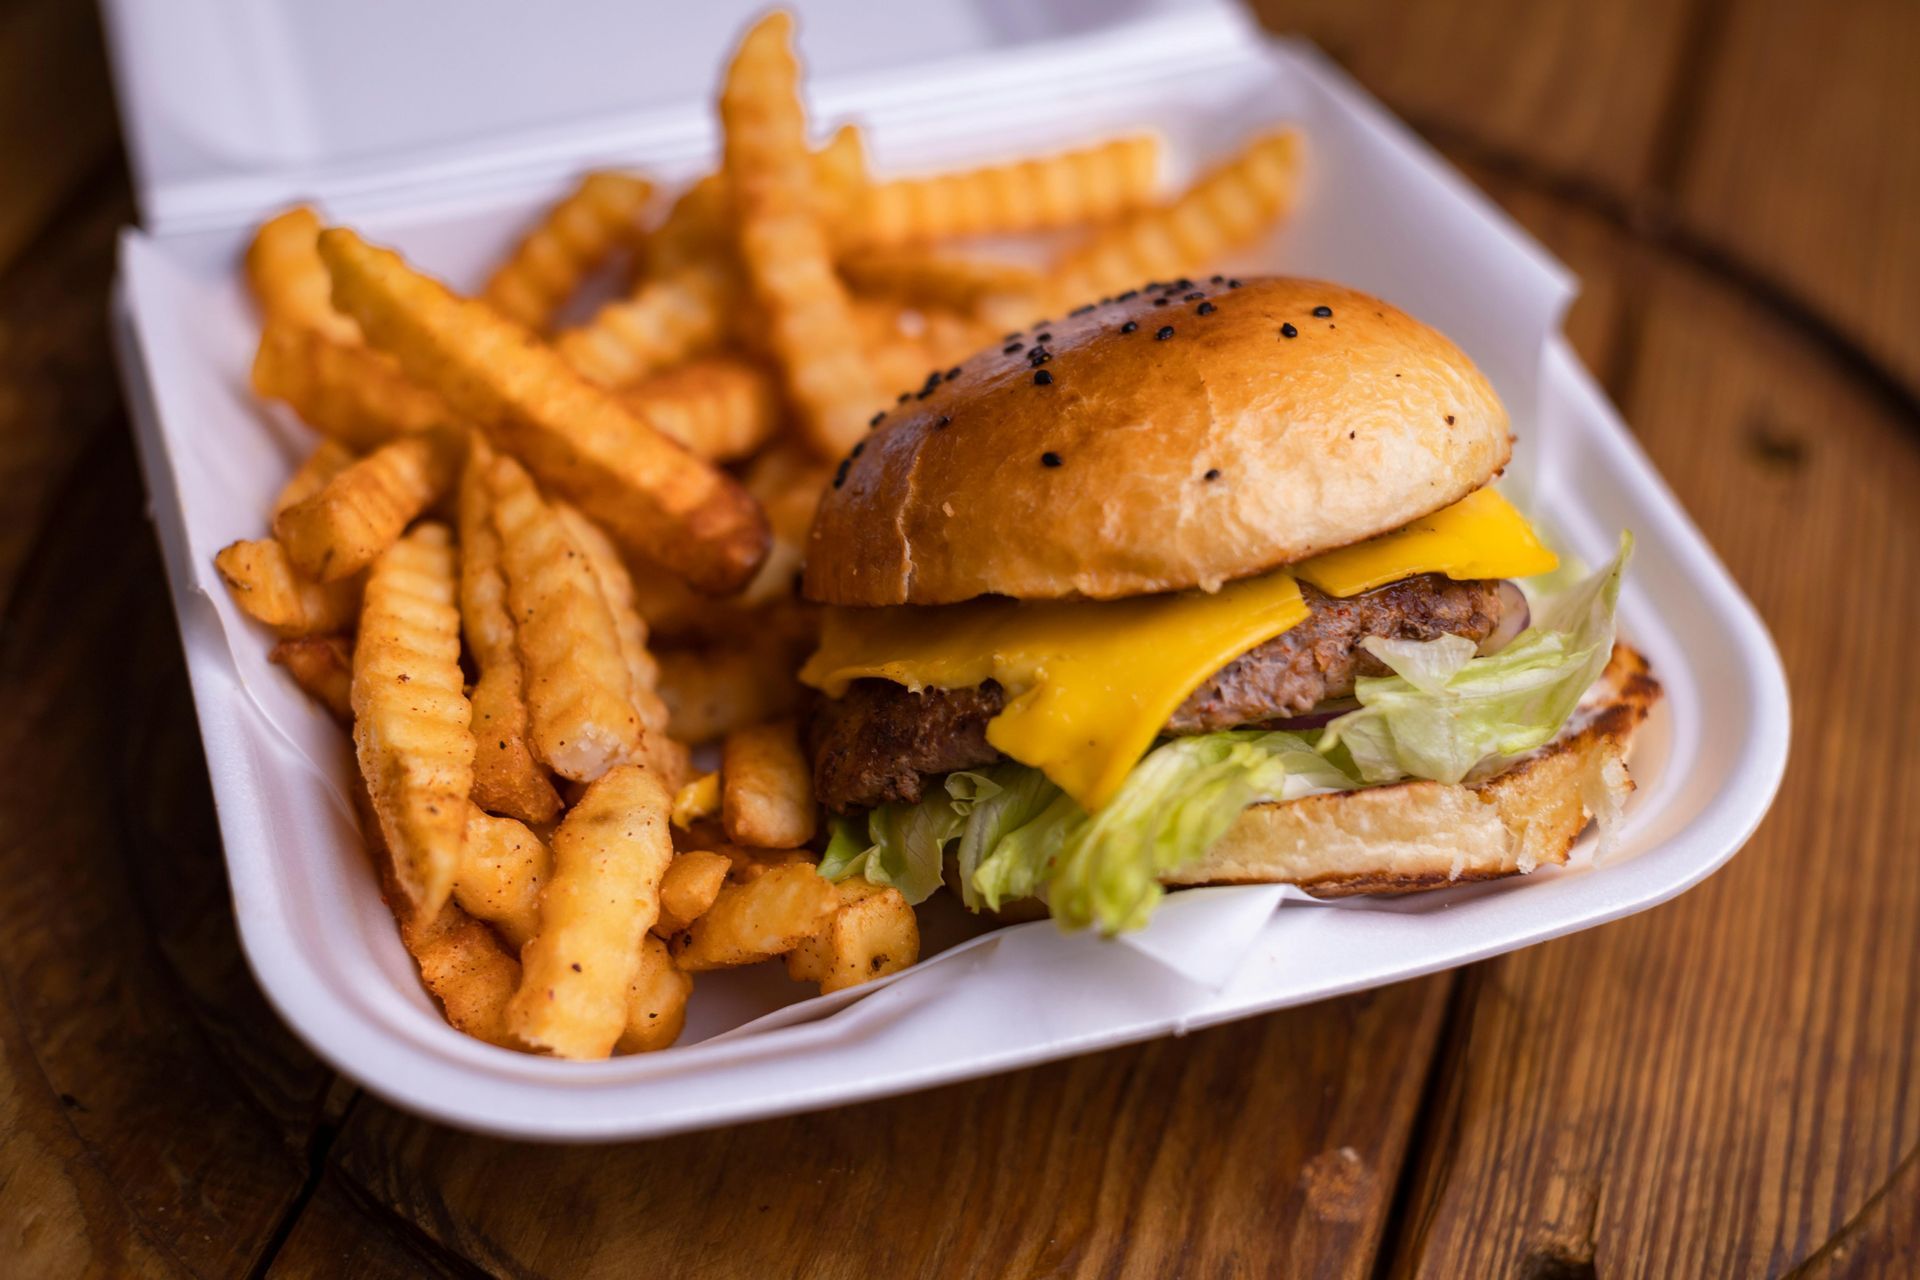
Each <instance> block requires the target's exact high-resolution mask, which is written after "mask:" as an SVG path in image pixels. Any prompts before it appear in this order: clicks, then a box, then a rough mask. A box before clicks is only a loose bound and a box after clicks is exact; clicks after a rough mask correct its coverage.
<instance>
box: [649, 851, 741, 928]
mask: <svg viewBox="0 0 1920 1280" xmlns="http://www.w3.org/2000/svg"><path fill="white" fill-rule="evenodd" d="M732 865H733V863H732V861H731V860H730V859H729V858H728V857H727V856H726V855H725V854H724V853H715V852H713V850H711V849H689V850H687V851H686V852H685V853H681V854H676V855H674V859H673V863H672V865H670V866H669V867H668V868H667V874H666V875H664V876H662V877H661V879H660V919H659V920H657V921H656V922H655V923H654V926H653V931H654V932H655V933H657V934H659V935H660V936H661V937H663V938H665V937H671V936H672V935H674V934H676V933H679V932H680V931H681V930H682V929H685V928H686V927H687V926H688V925H690V924H692V923H693V922H694V921H695V920H698V919H699V918H700V917H701V916H702V915H704V914H706V910H707V908H708V907H710V906H712V905H713V900H714V899H715V898H717V897H719V896H720V887H721V886H722V885H724V884H725V883H726V882H727V872H728V870H729V869H730V868H731V867H732Z"/></svg>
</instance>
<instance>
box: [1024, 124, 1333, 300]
mask: <svg viewBox="0 0 1920 1280" xmlns="http://www.w3.org/2000/svg"><path fill="white" fill-rule="evenodd" d="M1299 171H1300V137H1299V134H1298V133H1296V132H1295V131H1294V130H1291V129H1283V130H1280V131H1278V132H1274V133H1269V134H1265V135H1262V136H1261V137H1259V138H1256V139H1254V140H1253V141H1252V142H1250V143H1248V144H1247V146H1246V147H1244V148H1242V150H1241V151H1240V152H1239V154H1237V155H1235V156H1234V157H1233V158H1231V159H1229V160H1227V161H1226V162H1225V163H1223V164H1221V165H1219V166H1218V167H1216V168H1215V169H1213V170H1212V171H1211V172H1210V173H1207V174H1206V175H1204V176H1203V177H1201V179H1200V180H1199V181H1198V182H1196V183H1194V184H1193V186H1191V187H1189V188H1188V189H1187V190H1186V191H1185V192H1184V193H1183V194H1181V195H1180V196H1178V197H1177V198H1175V199H1174V200H1173V201H1172V202H1171V203H1168V204H1165V205H1162V206H1160V207H1158V208H1154V209H1148V210H1145V211H1143V212H1140V213H1136V214H1134V215H1133V216H1131V217H1129V218H1126V219H1124V220H1123V221H1121V222H1118V223H1115V224H1114V225H1113V226H1111V227H1109V228H1107V229H1106V230H1103V231H1100V232H1097V233H1095V235H1094V236H1093V238H1092V239H1090V240H1089V241H1087V242H1086V243H1085V244H1083V245H1081V246H1080V247H1079V248H1077V249H1075V250H1073V251H1071V252H1069V253H1067V254H1066V255H1065V256H1064V257H1062V258H1061V259H1060V260H1059V261H1058V262H1056V263H1055V264H1054V270H1053V275H1052V282H1051V288H1052V297H1053V300H1054V302H1055V304H1056V305H1059V306H1074V305H1078V304H1080V303H1083V302H1090V301H1092V300H1093V299H1094V298H1096V297H1098V296H1100V295H1101V294H1103V293H1111V292H1113V291H1114V290H1116V289H1127V288H1132V287H1135V286H1138V285H1139V284H1140V283H1141V282H1142V281H1145V280H1150V279H1155V278H1162V279H1169V280H1171V279H1173V278H1175V277H1177V276H1179V275H1181V274H1182V273H1183V272H1191V271H1199V270H1201V269H1202V268H1204V267H1205V266H1206V265H1207V264H1209V263H1211V262H1212V261H1214V260H1215V259H1216V258H1219V257H1221V256H1222V255H1224V254H1226V253H1228V252H1229V251H1231V250H1233V249H1237V248H1239V247H1241V246H1242V245H1245V244H1247V243H1249V242H1250V241H1252V240H1253V239H1254V238H1255V237H1257V236H1259V235H1260V234H1261V233H1262V232H1264V231H1266V230H1267V229H1268V228H1270V227H1272V226H1273V224H1274V223H1275V222H1277V221H1278V220H1279V219H1280V218H1281V216H1282V215H1284V214H1285V213H1286V211H1287V209H1288V208H1289V207H1290V206H1291V205H1292V203H1293V197H1294V191H1295V188H1296V186H1297V185H1298V179H1299Z"/></svg>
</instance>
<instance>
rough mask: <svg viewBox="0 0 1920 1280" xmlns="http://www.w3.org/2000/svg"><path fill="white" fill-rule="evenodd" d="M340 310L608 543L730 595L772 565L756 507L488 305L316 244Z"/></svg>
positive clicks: (402, 266) (340, 246) (355, 242)
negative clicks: (594, 524)
mask: <svg viewBox="0 0 1920 1280" xmlns="http://www.w3.org/2000/svg"><path fill="white" fill-rule="evenodd" d="M320 256H321V258H322V260H324V261H325V262H326V263H327V266H328V269H329V270H330V271H332V272H333V276H334V301H335V302H336V303H337V304H338V305H340V306H342V307H343V308H344V309H345V310H347V311H348V312H349V313H351V314H352V315H354V316H355V318H357V319H358V320H359V322H360V326H361V328H362V329H363V330H365V332H366V334H367V338H368V341H370V342H372V343H373V344H374V345H375V346H378V347H380V348H382V349H383V350H387V351H389V352H391V353H393V354H394V355H395V356H397V357H398V358H399V360H400V363H401V366H402V367H403V368H404V369H405V370H406V372H407V374H408V376H409V377H412V378H414V379H415V380H416V381H418V382H419V383H420V384H421V385H423V386H426V387H429V388H431V389H432V390H434V391H436V392H438V393H439V394H440V395H442V396H444V397H445V398H446V400H447V402H448V403H449V404H450V405H452V406H453V407H454V409H456V410H458V411H459V412H460V413H462V414H463V415H464V416H465V417H466V418H468V419H470V420H471V421H473V422H474V423H476V424H477V425H479V426H480V427H482V428H483V429H484V430H485V431H486V432H487V434H488V436H489V437H490V438H491V439H492V440H493V442H494V443H495V444H496V445H499V446H500V447H502V448H504V449H506V450H507V451H508V452H510V453H512V454H514V455H515V456H516V457H518V458H520V459H521V460H522V461H524V462H525V463H526V465H527V466H528V467H529V468H530V469H531V470H532V471H533V472H534V474H535V475H537V476H539V477H540V478H541V480H542V482H543V483H545V484H548V485H550V486H552V488H553V489H554V490H555V491H556V492H558V493H560V494H561V495H563V496H565V497H566V498H568V499H570V500H571V501H572V502H573V503H574V504H575V505H576V506H578V507H579V508H580V509H581V510H583V511H585V512H586V513H587V514H588V515H590V516H592V517H593V518H594V519H595V520H597V521H599V522H600V523H601V524H602V525H603V526H605V527H606V529H607V530H608V532H610V533H611V534H613V536H614V538H615V540H616V541H618V542H619V543H620V545H621V546H622V548H623V549H625V550H626V551H628V552H630V553H631V554H633V555H636V556H642V557H645V558H646V559H648V560H650V561H651V562H653V563H655V564H659V565H661V566H663V567H665V568H666V569H667V570H669V571H670V572H672V573H676V574H678V575H679V576H681V577H683V578H685V579H686V580H687V581H688V582H690V583H692V584H693V585H694V586H696V587H698V588H700V589H701V590H703V591H708V592H711V593H714V594H725V593H727V592H729V591H734V590H737V589H738V588H739V587H740V586H742V585H743V584H744V583H745V582H746V581H747V579H749V578H751V577H752V576H753V571H754V570H755V569H756V568H757V567H759V563H760V559H761V557H762V556H763V555H765V554H766V546H767V528H766V522H765V521H764V520H763V519H762V517H761V515H760V510H759V508H758V507H757V506H756V505H755V503H754V501H753V499H752V498H750V497H748V496H747V494H746V493H745V492H744V491H743V490H742V489H741V488H740V486H739V485H738V484H736V483H734V481H733V480H732V478H731V477H729V476H728V475H726V474H725V473H724V472H722V471H720V470H718V469H716V468H715V467H713V466H712V465H711V464H709V463H706V462H703V461H701V460H700V459H698V458H696V457H694V456H693V455H692V454H690V453H688V452H687V451H686V450H685V449H683V448H681V447H680V446H679V445H677V444H675V443H674V442H673V441H671V440H669V439H667V438H666V437H665V436H663V435H661V434H660V433H659V432H657V431H655V430H653V429H652V428H651V427H648V426H647V425H646V424H645V423H642V422H639V421H637V420H636V419H635V418H634V416H633V415H632V414H630V413H628V412H627V411H626V409H625V408H624V407H622V406H621V405H620V404H619V402H618V401H616V400H615V399H613V398H612V397H611V396H610V395H608V394H607V393H606V392H605V391H603V390H601V389H600V388H597V387H595V386H593V385H592V384H591V383H589V382H587V381H586V380H585V379H583V378H581V377H580V376H579V375H578V374H576V373H574V372H573V371H572V370H571V369H569V368H568V367H567V364H566V362H565V361H563V360H561V359H560V358H559V357H558V356H556V355H555V354H554V353H553V352H552V351H551V350H549V349H548V348H547V347H546V346H545V344H543V343H541V342H539V341H538V340H536V339H535V338H534V337H533V335H531V334H529V333H528V332H527V331H526V330H525V329H523V328H521V327H520V326H519V325H516V324H514V323H513V322H512V321H510V320H506V319H504V318H502V317H500V316H499V315H497V314H496V313H495V312H494V311H493V309H492V308H491V307H488V306H487V305H486V304H485V303H481V302H475V301H472V300H469V299H462V298H456V297H455V296H454V295H453V294H451V293H449V292H448V291H447V290H446V288H445V287H444V286H442V285H441V284H439V283H438V282H436V281H434V280H430V279H428V278H427V277H425V276H422V275H420V274H418V273H417V272H414V271H412V270H411V269H409V268H408V267H407V265H406V263H404V262H402V261H401V260H400V258H399V256H398V255H397V254H394V253H392V252H390V251H388V250H384V249H375V248H373V247H371V246H370V245H368V244H366V243H365V242H364V241H362V240H360V238H359V237H357V236H355V235H354V234H353V233H352V232H351V231H347V230H344V229H341V228H335V229H333V230H330V231H326V232H323V233H322V234H321V236H320Z"/></svg>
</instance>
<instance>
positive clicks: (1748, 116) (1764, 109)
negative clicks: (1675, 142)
mask: <svg viewBox="0 0 1920 1280" xmlns="http://www.w3.org/2000/svg"><path fill="white" fill-rule="evenodd" d="M1916 68H1920V5H1915V4H1912V3H1909V2H1908V0H1847V2H1846V3H1839V4H1819V5H1812V4H1798V3H1794V2H1793V0H1750V2H1749V3H1742V4H1738V5H1733V6H1730V9H1729V12H1728V15H1727V18H1726V20H1725V22H1724V24H1723V29H1722V34H1721V36H1720V38H1719V40H1718V41H1717V42H1716V47H1715V48H1714V49H1713V52H1712V58H1711V61H1710V63H1709V68H1708V69H1707V70H1706V71H1705V72H1704V73H1703V74H1706V75H1707V76H1708V77H1709V80H1710V87H1709V88H1708V89H1707V91H1706V92H1705V93H1704V94H1703V95H1702V111H1701V118H1700V121H1699V123H1698V125H1697V127H1696V129H1695V131H1694V134H1693V137H1692V140H1691V141H1690V142H1689V144H1688V146H1687V164H1686V167H1685V169H1684V171H1683V172H1682V173H1681V174H1680V178H1681V181H1680V183H1679V186H1678V196H1679V199H1678V212H1679V216H1680V217H1681V218H1682V219H1683V220H1684V222H1685V223H1686V225H1687V226H1688V227H1689V228H1690V229H1691V230H1692V231H1694V232H1695V233H1696V234H1698V235H1699V236H1700V237H1701V238H1702V239H1704V240H1707V241H1709V242H1711V243H1714V244H1716V245H1719V246H1722V247H1724V248H1725V249H1726V250H1728V251H1729V252H1731V253H1732V254H1734V255H1736V256H1737V257H1738V258H1739V259H1740V260H1741V261H1743V262H1744V263H1746V264H1747V265H1748V266H1750V267H1751V268H1752V269H1753V270H1755V271H1756V272H1757V273H1759V274H1760V275H1762V276H1763V277H1765V278H1767V279H1769V280H1771V281H1773V282H1774V283H1776V284H1778V285H1779V286H1781V287H1783V288H1784V289H1786V290H1787V291H1789V292H1790V293H1791V294H1793V295H1794V296H1795V297H1797V298H1799V299H1801V300H1803V301H1804V302H1805V303H1806V304H1808V305H1809V306H1810V307H1812V308H1813V309H1814V310H1816V311H1817V312H1819V314H1820V315H1821V316H1822V317H1823V318H1824V319H1825V320H1826V321H1827V322H1828V323H1829V324H1831V325H1832V326H1833V327H1834V328H1835V329H1837V330H1838V331H1840V332H1841V333H1844V334H1846V335H1847V336H1848V337H1849V338H1850V339H1852V340H1853V341H1854V342H1856V343H1858V344H1859V345H1860V346H1861V347H1862V349H1863V350H1864V351H1866V352H1867V353H1868V354H1869V355H1870V356H1871V357H1872V358H1873V359H1874V360H1876V361H1878V362H1880V363H1881V364H1883V365H1884V366H1886V367H1887V368H1888V369H1889V370H1890V371H1891V372H1892V373H1893V374H1894V375H1895V376H1896V377H1898V378H1899V379H1900V380H1901V381H1902V382H1903V383H1904V384H1905V386H1906V390H1907V394H1908V395H1909V396H1911V397H1914V398H1916V399H1920V213H1916V209H1920V125H1916V123H1915V122H1916V121H1920V74H1916Z"/></svg>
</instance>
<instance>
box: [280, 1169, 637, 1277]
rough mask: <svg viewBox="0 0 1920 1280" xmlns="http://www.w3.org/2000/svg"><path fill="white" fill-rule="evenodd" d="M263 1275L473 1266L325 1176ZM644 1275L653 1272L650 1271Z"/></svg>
mask: <svg viewBox="0 0 1920 1280" xmlns="http://www.w3.org/2000/svg"><path fill="white" fill-rule="evenodd" d="M265 1274H266V1275H268V1276H271V1277H273V1280H330V1278H331V1277H336V1276H351V1277H353V1280H416V1278H423V1277H430V1276H450V1277H453V1276H472V1275H474V1274H476V1270H475V1268H474V1267H473V1266H471V1265H470V1264H468V1263H464V1262H462V1261H461V1260H460V1259H458V1258H454V1257H450V1256H449V1255H447V1254H446V1253H445V1252H443V1251H442V1250H440V1249H438V1248H436V1247H435V1246H434V1245H433V1244H432V1243H431V1242H429V1241H426V1240H424V1239H421V1238H420V1237H418V1236H416V1235H413V1234H411V1233H409V1232H407V1231H406V1230H405V1229H404V1228H402V1227H401V1226H400V1225H399V1224H397V1223H389V1222H386V1221H383V1220H381V1218H380V1217H379V1216H378V1211H377V1210H370V1209H369V1208H368V1207H367V1206H365V1205H363V1204H361V1203H359V1202H358V1201H356V1200H355V1199H354V1198H353V1196H352V1195H351V1194H350V1193H349V1191H348V1190H347V1189H346V1188H345V1186H343V1184H342V1183H341V1180H340V1179H339V1177H338V1176H337V1175H334V1174H329V1175H327V1177H325V1178H324V1179H323V1180H322V1181H321V1182H320V1185H319V1186H318V1187H317V1188H316V1189H315V1191H314V1194H313V1198H312V1199H311V1200H309V1201H308V1202H307V1203H306V1204H305V1205H304V1206H303V1207H302V1208H301V1210H300V1211H299V1214H298V1216H297V1219H296V1220H295V1221H294V1222H293V1224H292V1230H291V1231H290V1232H289V1233H288V1235H287V1239H286V1242H285V1243H284V1244H283V1245H282V1246H281V1247H280V1249H279V1251H278V1252H277V1253H275V1254H274V1255H273V1260H272V1263H271V1265H270V1266H269V1267H268V1269H267V1271H266V1273H265ZM649 1274H652V1272H651V1271H650V1270H649Z"/></svg>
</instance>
